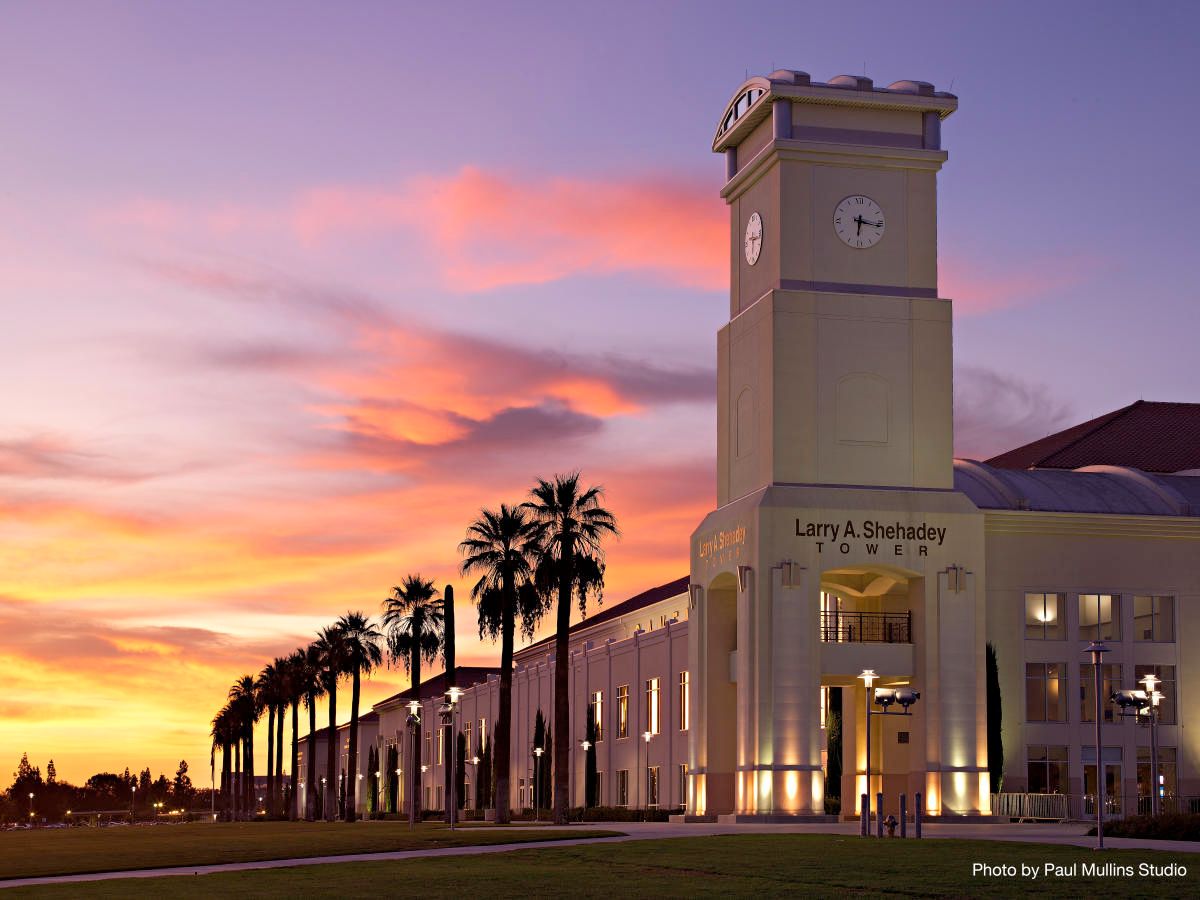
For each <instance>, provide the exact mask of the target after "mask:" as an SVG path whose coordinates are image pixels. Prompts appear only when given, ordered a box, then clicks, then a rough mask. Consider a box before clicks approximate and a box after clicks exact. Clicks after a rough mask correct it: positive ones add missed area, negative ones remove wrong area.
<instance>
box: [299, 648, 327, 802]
mask: <svg viewBox="0 0 1200 900" xmlns="http://www.w3.org/2000/svg"><path fill="white" fill-rule="evenodd" d="M296 687H297V689H298V690H299V691H300V692H301V693H302V694H303V695H304V705H305V706H306V707H307V708H308V753H307V757H308V758H307V760H306V766H305V768H306V775H305V778H306V779H307V784H308V789H307V790H306V791H305V792H304V797H305V803H304V818H305V819H307V820H308V821H309V822H311V821H312V820H313V819H314V818H315V817H316V798H317V700H318V699H320V698H321V697H322V696H324V694H325V684H324V682H323V681H322V680H321V651H320V649H319V648H318V647H317V645H316V644H315V643H312V644H309V645H308V646H307V647H305V648H304V649H302V650H297V651H296ZM299 814H300V813H299V811H298V810H297V813H296V815H297V817H299Z"/></svg>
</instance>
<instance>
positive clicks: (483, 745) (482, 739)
mask: <svg viewBox="0 0 1200 900" xmlns="http://www.w3.org/2000/svg"><path fill="white" fill-rule="evenodd" d="M487 742H488V733H487V719H480V720H479V752H480V754H482V753H483V751H484V750H486V749H487Z"/></svg>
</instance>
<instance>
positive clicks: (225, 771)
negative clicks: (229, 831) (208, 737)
mask: <svg viewBox="0 0 1200 900" xmlns="http://www.w3.org/2000/svg"><path fill="white" fill-rule="evenodd" d="M232 750H233V748H232V747H230V746H229V741H228V740H227V739H223V740H222V741H221V805H222V806H224V807H225V818H226V819H231V818H233V806H232V805H231V797H230V796H229V794H230V791H229V789H230V787H231V786H232V784H233V778H232V777H231V775H232V769H233V759H232Z"/></svg>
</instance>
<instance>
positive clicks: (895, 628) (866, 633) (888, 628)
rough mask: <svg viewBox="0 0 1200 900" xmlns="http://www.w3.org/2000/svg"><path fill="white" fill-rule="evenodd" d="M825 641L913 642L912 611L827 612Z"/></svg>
mask: <svg viewBox="0 0 1200 900" xmlns="http://www.w3.org/2000/svg"><path fill="white" fill-rule="evenodd" d="M821 640H822V641H824V642H825V643H829V644H856V643H875V644H910V643H912V613H911V612H902V613H880V612H843V611H840V610H830V611H823V612H822V613H821Z"/></svg>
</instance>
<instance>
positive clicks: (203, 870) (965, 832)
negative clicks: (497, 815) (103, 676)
mask: <svg viewBox="0 0 1200 900" xmlns="http://www.w3.org/2000/svg"><path fill="white" fill-rule="evenodd" d="M605 824H606V823H603V822H595V823H593V822H589V823H587V825H588V826H589V827H590V826H599V827H604V826H605ZM612 827H614V828H619V829H620V830H621V831H623V832H625V834H622V835H618V836H615V837H587V838H567V839H565V840H551V841H529V842H525V843H518V844H491V845H486V846H474V847H440V848H435V849H427V850H397V851H392V852H386V853H354V854H347V855H342V856H309V857H298V858H294V859H270V860H261V861H258V862H238V863H220V864H217V865H206V866H172V867H170V868H161V869H126V870H123V871H117V872H90V873H87V874H83V875H49V876H44V877H39V878H13V879H8V880H3V881H0V888H10V887H30V886H34V885H43V884H69V883H72V882H80V881H111V880H113V879H118V878H163V877H169V876H176V875H210V874H212V873H214V872H240V871H248V870H251V869H283V868H291V867H294V866H322V865H328V864H330V863H348V862H380V861H391V860H396V861H398V860H405V859H417V858H421V857H437V856H473V855H476V854H484V853H509V852H511V851H513V850H538V849H543V848H547V847H572V846H578V845H580V844H610V843H620V842H622V841H649V840H658V839H662V838H678V837H703V836H706V835H736V834H844V835H848V836H850V835H857V834H858V823H857V822H837V823H813V824H796V825H744V824H743V825H722V824H709V823H689V824H678V825H676V824H672V823H666V822H620V823H613V826H612ZM1087 828H1088V826H1086V825H1079V824H1075V825H1012V824H1008V823H996V824H963V825H954V824H946V823H937V824H932V825H926V826H925V827H924V832H923V833H924V836H925V837H927V838H962V839H965V840H986V841H1023V842H1026V843H1032V844H1074V845H1077V846H1080V847H1091V846H1092V845H1093V844H1094V843H1095V841H1096V839H1095V838H1094V837H1088V836H1087ZM473 830H474V829H473ZM480 830H482V829H480ZM488 830H489V831H490V830H491V829H488ZM910 834H911V831H910ZM897 840H899V838H897ZM1105 844H1106V845H1107V846H1108V847H1111V848H1112V849H1114V850H1156V851H1168V852H1172V853H1200V843H1196V842H1193V841H1148V840H1140V839H1134V838H1106V839H1105Z"/></svg>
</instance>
